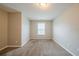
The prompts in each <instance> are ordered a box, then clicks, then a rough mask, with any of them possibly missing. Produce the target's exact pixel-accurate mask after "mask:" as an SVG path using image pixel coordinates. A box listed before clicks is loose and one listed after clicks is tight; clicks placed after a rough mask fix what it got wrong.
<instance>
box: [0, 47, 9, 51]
mask: <svg viewBox="0 0 79 59" xmlns="http://www.w3.org/2000/svg"><path fill="white" fill-rule="evenodd" d="M7 47H8V46H5V47H3V48H1V49H0V51H1V50H3V49H5V48H7Z"/></svg>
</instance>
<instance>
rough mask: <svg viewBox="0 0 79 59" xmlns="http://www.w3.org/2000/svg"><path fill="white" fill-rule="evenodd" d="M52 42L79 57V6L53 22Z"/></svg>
mask: <svg viewBox="0 0 79 59" xmlns="http://www.w3.org/2000/svg"><path fill="white" fill-rule="evenodd" d="M53 33H54V40H55V41H56V42H57V43H59V44H60V45H61V46H62V47H64V48H65V49H66V50H68V51H69V52H70V53H72V54H73V55H79V4H75V5H74V6H72V7H70V8H69V9H67V10H66V11H65V12H64V13H63V14H62V15H60V16H59V17H58V18H57V19H55V20H54V21H53Z"/></svg>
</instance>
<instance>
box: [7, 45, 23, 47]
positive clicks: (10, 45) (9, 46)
mask: <svg viewBox="0 0 79 59" xmlns="http://www.w3.org/2000/svg"><path fill="white" fill-rule="evenodd" d="M8 47H21V46H20V45H8Z"/></svg>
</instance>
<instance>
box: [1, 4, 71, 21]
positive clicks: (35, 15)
mask: <svg viewBox="0 0 79 59" xmlns="http://www.w3.org/2000/svg"><path fill="white" fill-rule="evenodd" d="M1 5H2V6H5V7H8V8H11V9H14V10H8V9H7V11H8V12H15V11H16V10H17V11H20V12H22V13H25V14H26V17H28V18H30V19H35V20H41V19H45V20H51V19H52V20H53V19H55V18H56V17H58V16H59V15H60V14H62V13H63V12H64V11H65V10H66V9H67V8H68V7H69V6H71V5H72V4H71V3H51V4H50V6H49V8H48V9H46V10H42V9H40V8H39V7H38V6H36V5H35V4H33V3H4V4H1ZM5 10H6V9H5Z"/></svg>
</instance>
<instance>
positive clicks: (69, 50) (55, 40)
mask: <svg viewBox="0 0 79 59" xmlns="http://www.w3.org/2000/svg"><path fill="white" fill-rule="evenodd" d="M53 40H54V41H55V42H56V43H57V44H58V45H60V46H61V47H62V48H64V49H65V50H66V51H67V52H69V53H70V54H71V55H73V56H76V55H75V54H74V53H72V52H71V51H70V50H68V49H67V48H65V47H63V45H61V44H60V43H58V42H57V41H56V40H55V39H53Z"/></svg>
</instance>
